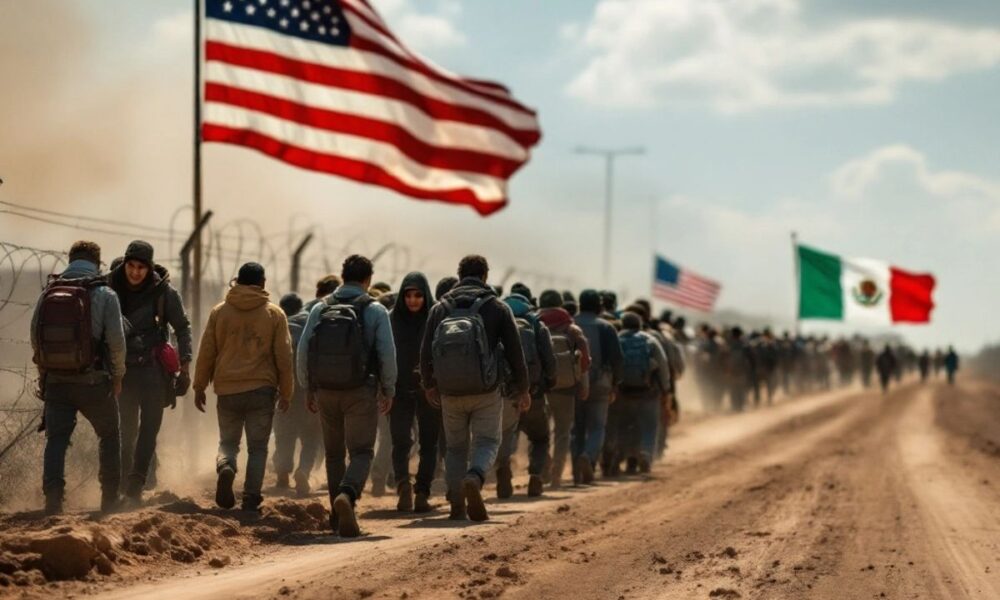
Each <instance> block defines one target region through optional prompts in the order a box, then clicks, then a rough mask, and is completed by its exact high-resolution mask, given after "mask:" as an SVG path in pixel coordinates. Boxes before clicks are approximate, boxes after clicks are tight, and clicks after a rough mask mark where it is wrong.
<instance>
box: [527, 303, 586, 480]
mask: <svg viewBox="0 0 1000 600" xmlns="http://www.w3.org/2000/svg"><path fill="white" fill-rule="evenodd" d="M539 304H540V307H541V308H540V309H539V311H538V316H539V318H540V319H541V320H542V322H543V323H545V326H546V327H548V328H549V333H550V336H551V339H552V346H553V349H554V351H555V355H556V369H557V372H558V371H560V370H562V369H567V370H568V372H569V373H570V374H571V379H572V380H575V381H573V382H567V383H570V384H569V385H566V386H565V387H563V386H562V385H560V386H558V387H554V388H553V389H551V390H549V393H548V402H549V413H550V414H551V415H552V460H551V463H550V468H549V484H550V485H551V486H552V487H553V488H559V487H561V485H562V476H563V471H564V470H565V467H566V459H567V457H568V456H569V448H570V432H571V431H572V429H573V422H574V419H575V416H576V404H577V402H585V401H586V400H587V397H588V396H589V395H590V376H589V374H588V371H589V370H590V348H589V345H588V344H587V336H586V335H584V333H583V330H582V329H580V328H579V327H578V326H577V325H576V323H574V322H573V317H572V315H570V313H569V312H568V311H567V310H566V309H565V307H564V303H563V296H562V294H560V293H559V292H557V291H555V290H545V291H544V292H542V295H541V296H540V297H539ZM565 360H570V361H575V362H576V364H574V365H572V366H573V367H575V369H569V368H568V367H567V366H565V365H563V364H562V361H565ZM560 383H562V382H560Z"/></svg>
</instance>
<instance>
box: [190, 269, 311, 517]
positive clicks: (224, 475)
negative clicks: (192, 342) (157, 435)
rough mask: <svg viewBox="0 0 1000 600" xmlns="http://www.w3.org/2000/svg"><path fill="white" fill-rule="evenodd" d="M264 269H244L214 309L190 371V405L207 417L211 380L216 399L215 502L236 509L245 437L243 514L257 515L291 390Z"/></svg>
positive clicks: (278, 313) (288, 358) (287, 354)
mask: <svg viewBox="0 0 1000 600" xmlns="http://www.w3.org/2000/svg"><path fill="white" fill-rule="evenodd" d="M264 283H265V277H264V267H262V266H261V265H259V264H257V263H246V264H245V265H243V266H242V267H240V271H239V275H238V276H237V278H236V283H235V285H233V286H232V287H231V288H230V289H229V292H228V293H227V294H226V300H225V301H224V302H222V303H221V304H219V305H217V306H216V307H215V308H213V309H212V314H210V315H209V317H208V323H207V324H206V325H205V331H204V333H203V334H202V337H201V346H200V347H199V350H198V361H197V363H196V366H195V375H194V391H195V397H194V402H195V406H196V407H197V408H198V410H200V411H201V412H205V401H206V398H205V389H206V388H207V387H208V383H209V382H210V381H211V382H212V384H213V388H214V390H215V394H216V395H217V396H218V397H219V403H218V413H219V455H218V458H217V459H216V472H217V473H218V475H219V479H218V483H217V485H216V489H215V502H216V504H218V505H219V506H220V507H222V508H232V507H233V506H235V505H236V497H235V496H234V495H233V480H234V479H236V457H237V454H238V453H239V448H240V439H241V438H242V437H243V430H244V429H245V430H246V434H247V473H246V479H245V481H244V484H243V504H242V508H243V510H249V511H257V510H258V509H259V507H260V503H261V500H262V496H261V486H262V485H263V483H264V469H265V467H266V465H267V446H268V443H269V442H270V440H271V424H272V420H273V418H274V408H275V402H276V401H277V405H278V409H279V410H281V411H282V412H284V411H286V410H288V405H289V402H290V401H291V398H292V393H293V392H294V388H295V380H294V376H293V367H292V341H291V337H290V335H289V333H288V323H287V320H286V317H285V313H284V312H283V311H282V310H281V309H280V308H279V307H278V306H276V305H275V304H272V303H270V302H268V293H267V291H265V290H264Z"/></svg>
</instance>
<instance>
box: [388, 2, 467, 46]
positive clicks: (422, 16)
mask: <svg viewBox="0 0 1000 600" xmlns="http://www.w3.org/2000/svg"><path fill="white" fill-rule="evenodd" d="M375 8H376V9H378V11H379V14H381V15H382V18H383V19H385V20H386V22H387V23H388V24H389V26H390V27H391V28H392V30H393V32H394V33H395V34H396V35H397V36H398V37H399V38H400V39H401V40H402V41H403V43H404V44H406V45H407V47H409V48H412V49H414V50H416V51H418V52H434V51H439V50H448V49H452V48H459V47H462V46H464V45H465V44H466V43H467V41H468V40H467V38H466V37H465V34H464V33H462V32H461V31H459V29H458V27H457V26H456V25H455V19H457V18H458V16H459V14H460V13H461V5H460V4H459V3H458V2H455V1H453V0H439V1H438V2H437V3H436V5H435V8H434V9H433V11H430V12H418V11H417V10H416V9H414V7H413V4H412V2H410V1H408V0H376V2H375Z"/></svg>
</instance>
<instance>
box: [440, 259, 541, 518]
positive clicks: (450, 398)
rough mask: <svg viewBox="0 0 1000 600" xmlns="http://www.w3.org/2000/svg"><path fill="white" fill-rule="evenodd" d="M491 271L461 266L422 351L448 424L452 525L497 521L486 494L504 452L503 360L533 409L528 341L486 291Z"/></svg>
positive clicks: (521, 398)
mask: <svg viewBox="0 0 1000 600" xmlns="http://www.w3.org/2000/svg"><path fill="white" fill-rule="evenodd" d="M489 270H490V269H489V263H487V261H486V259H485V258H483V257H482V256H476V255H470V256H466V257H465V258H463V259H462V260H461V262H460V263H459V265H458V277H459V281H458V284H457V285H456V286H455V287H454V288H453V289H452V290H451V291H449V292H448V293H446V294H444V295H443V296H442V297H441V301H440V302H438V303H437V304H436V305H434V307H433V308H432V309H431V314H430V316H429V317H428V319H427V327H426V330H425V333H424V339H423V343H422V345H421V350H420V373H421V379H422V381H423V384H424V389H425V390H426V394H427V399H428V401H429V402H430V403H431V404H432V405H434V406H440V407H441V410H442V416H443V417H444V434H445V442H446V443H447V446H448V450H447V457H446V460H445V473H446V477H447V480H448V494H449V496H448V498H449V501H450V503H451V512H450V515H449V518H451V519H457V520H461V519H465V518H466V515H468V518H470V519H472V520H473V521H485V520H487V519H489V514H488V513H487V511H486V504H485V503H484V502H483V496H482V487H483V483H484V482H485V481H486V474H487V473H488V472H489V471H490V469H492V468H493V463H494V461H495V460H496V456H497V449H498V448H499V446H500V431H501V427H502V412H503V404H502V402H501V399H500V392H499V386H500V373H499V355H500V354H501V353H502V354H503V357H504V359H506V361H507V363H508V365H509V367H510V369H511V383H510V385H511V389H512V392H513V394H514V395H516V397H517V398H518V402H519V408H520V409H521V411H523V412H527V410H528V409H529V408H530V407H531V397H530V396H529V393H528V386H529V381H528V368H527V365H526V364H525V360H524V351H523V350H522V349H521V337H520V334H519V333H518V330H517V325H516V324H515V322H514V316H513V315H512V314H511V311H510V309H509V308H508V307H507V305H506V304H504V303H503V302H501V301H500V300H499V299H498V298H497V295H496V293H495V292H494V290H493V288H491V287H490V286H488V285H487V284H486V280H487V277H488V276H489Z"/></svg>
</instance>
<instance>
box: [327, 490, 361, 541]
mask: <svg viewBox="0 0 1000 600" xmlns="http://www.w3.org/2000/svg"><path fill="white" fill-rule="evenodd" d="M333 510H334V512H336V513H337V533H339V534H340V537H345V538H355V537H358V536H359V535H361V528H359V527H358V518H357V516H355V514H354V503H352V502H351V497H350V496H348V495H347V494H344V493H341V494H340V495H338V496H337V498H336V499H335V500H334V501H333Z"/></svg>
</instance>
